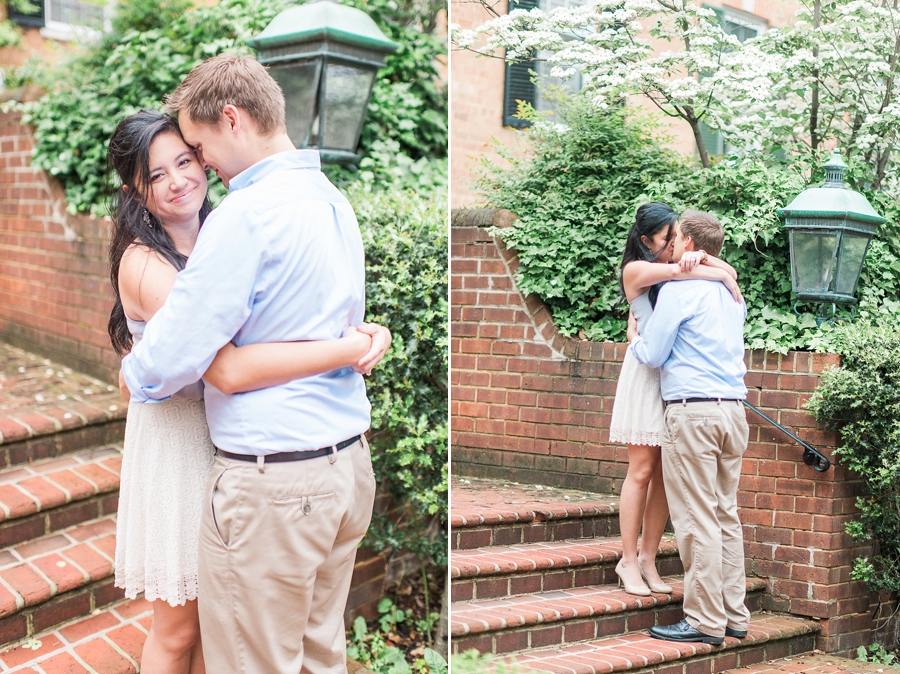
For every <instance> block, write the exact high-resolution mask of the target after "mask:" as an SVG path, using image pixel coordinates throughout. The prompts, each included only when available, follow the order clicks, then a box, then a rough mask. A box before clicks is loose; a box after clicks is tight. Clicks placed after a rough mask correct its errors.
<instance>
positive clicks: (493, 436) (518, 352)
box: [451, 210, 896, 653]
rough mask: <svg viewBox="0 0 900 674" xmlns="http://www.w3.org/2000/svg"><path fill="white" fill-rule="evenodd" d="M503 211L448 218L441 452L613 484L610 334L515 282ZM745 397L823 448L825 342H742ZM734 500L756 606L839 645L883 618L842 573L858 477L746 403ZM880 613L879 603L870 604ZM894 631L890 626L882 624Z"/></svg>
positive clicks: (828, 441) (501, 467) (519, 471)
mask: <svg viewBox="0 0 900 674" xmlns="http://www.w3.org/2000/svg"><path fill="white" fill-rule="evenodd" d="M514 220H515V216H514V215H513V214H512V213H510V212H509V211H502V210H500V211H493V210H469V211H455V212H454V214H453V219H452V230H451V260H452V262H451V270H452V275H451V376H452V379H451V384H452V387H453V388H452V393H451V400H452V403H451V415H452V417H451V443H452V445H451V457H452V462H453V471H454V474H455V475H467V476H473V477H490V478H503V479H508V480H513V481H516V482H521V483H531V484H542V485H551V486H559V487H572V488H579V489H585V490H591V491H597V492H605V493H618V492H619V490H620V489H621V484H622V480H623V478H624V476H625V472H626V469H627V453H626V449H625V447H624V446H623V445H615V444H611V443H609V441H608V438H609V422H610V416H611V412H612V403H613V398H614V396H615V391H616V381H617V378H618V374H619V369H620V364H621V360H622V358H623V357H624V354H625V345H624V344H613V343H599V342H590V341H585V340H579V339H572V338H566V337H564V336H563V335H561V334H559V332H558V331H557V329H556V327H555V326H554V325H553V321H552V317H551V315H550V312H549V311H548V309H547V307H545V306H544V304H543V302H542V301H541V300H540V299H539V298H537V297H535V296H527V297H524V296H522V294H521V293H520V292H519V290H518V289H517V288H516V285H515V280H514V273H515V270H516V268H517V266H518V260H517V257H516V253H515V251H514V250H510V249H507V248H506V247H505V246H504V245H503V244H502V242H500V241H499V240H498V239H495V238H493V237H491V236H490V235H489V234H488V233H487V230H486V228H487V227H488V226H491V225H493V226H497V227H505V226H509V225H510V224H512V222H513V221H514ZM746 361H747V367H748V373H747V377H746V380H745V381H746V384H747V387H748V389H749V395H748V402H750V403H752V404H754V405H756V406H757V407H760V408H761V409H762V410H763V411H764V412H765V413H766V414H768V415H769V416H770V417H772V418H774V419H775V420H777V421H779V422H780V423H782V424H783V425H785V426H787V427H789V428H791V429H793V430H794V431H795V432H796V433H797V434H798V435H799V436H800V437H801V438H803V439H804V440H805V441H806V442H808V443H810V444H811V445H813V446H815V447H817V448H819V449H820V450H821V451H822V452H823V453H824V454H825V455H826V456H831V454H832V451H833V449H834V447H835V446H836V444H837V440H838V438H837V437H836V434H835V433H831V432H826V431H824V430H823V429H822V428H821V427H819V426H817V424H816V422H815V419H814V418H813V417H812V416H811V415H810V414H809V413H808V412H806V411H805V409H804V408H803V405H804V403H805V402H806V401H807V400H808V399H809V397H810V395H811V394H812V391H813V390H814V389H815V387H816V384H817V382H818V377H819V374H820V373H821V372H822V371H823V370H824V369H825V368H826V367H828V366H830V365H835V364H838V362H839V359H838V357H837V356H835V355H832V354H810V353H801V352H790V353H788V354H785V355H779V354H776V353H765V352H761V351H748V352H747V354H746ZM747 416H748V421H750V429H751V432H750V444H749V447H748V449H747V452H746V454H745V456H744V462H743V469H742V478H741V487H740V493H739V505H740V508H741V521H742V522H743V523H744V537H745V542H746V546H745V547H746V555H747V570H748V572H749V573H751V574H753V575H757V576H761V577H764V578H767V579H768V583H769V587H768V593H767V596H766V599H765V607H766V608H768V609H771V610H777V611H787V612H790V613H793V614H796V615H800V616H808V617H811V618H813V619H816V620H820V621H821V622H822V628H823V629H822V634H821V636H820V637H819V643H818V647H819V648H821V649H822V650H825V651H828V652H841V653H849V652H851V651H853V650H854V649H855V648H857V647H858V646H859V645H860V644H863V643H866V644H868V643H869V640H870V639H871V631H872V629H876V628H886V626H885V625H883V624H882V623H883V622H884V620H883V615H881V614H879V615H874V612H875V611H876V610H877V608H878V599H879V598H878V597H875V596H873V595H870V593H869V592H868V591H867V590H866V588H865V585H864V584H863V583H861V582H857V581H851V580H850V569H851V563H852V560H853V558H854V557H856V556H857V555H859V554H861V553H862V552H864V551H865V548H861V547H859V546H855V545H854V544H853V542H852V541H851V540H850V537H849V536H848V535H847V534H845V533H844V525H845V523H846V522H848V521H849V520H850V519H851V518H852V516H853V513H854V512H855V505H854V503H855V499H856V497H857V496H858V495H860V494H861V493H862V491H863V484H862V481H861V480H860V479H859V478H858V476H856V475H854V474H852V473H850V472H849V471H848V470H847V469H846V468H844V467H843V466H841V465H839V464H836V465H834V467H833V468H831V469H830V470H829V471H827V472H824V473H819V472H817V471H815V470H814V469H813V468H812V467H810V466H807V465H805V464H804V463H803V461H802V455H803V449H802V448H801V447H800V446H799V445H797V444H796V443H794V442H793V441H791V440H790V439H789V438H787V437H786V436H785V435H784V434H783V433H782V432H781V431H779V430H777V429H776V428H774V427H772V426H771V425H769V424H767V423H765V422H763V421H762V420H761V419H760V418H759V417H757V416H756V415H755V414H754V413H753V412H751V411H749V410H748V412H747ZM883 613H884V612H883V611H882V614H883ZM891 638H892V639H893V640H894V641H895V640H896V636H893V637H891Z"/></svg>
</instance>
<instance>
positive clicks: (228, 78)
mask: <svg viewBox="0 0 900 674" xmlns="http://www.w3.org/2000/svg"><path fill="white" fill-rule="evenodd" d="M167 112H169V113H170V114H177V115H178V122H179V126H180V128H181V131H182V134H183V136H184V139H185V141H186V142H187V143H188V144H189V145H191V146H193V147H194V148H195V150H196V152H197V156H198V158H199V160H200V161H201V162H202V163H203V164H204V166H205V167H206V168H211V169H212V170H213V171H215V172H216V175H218V176H219V177H220V178H221V179H222V181H223V182H224V183H225V185H226V186H227V187H228V188H229V190H230V193H229V194H228V196H226V197H225V199H224V200H223V201H222V204H221V205H220V206H219V208H217V209H216V210H215V211H214V212H213V213H212V214H211V215H210V216H209V217H208V218H207V220H206V222H205V223H204V225H203V227H202V229H201V230H200V234H199V237H198V239H197V243H196V247H195V248H194V251H193V253H192V254H191V257H190V259H189V261H188V263H187V266H186V268H185V269H184V271H182V272H181V273H180V274H179V275H178V279H177V281H176V283H175V286H174V287H173V289H172V292H171V294H170V295H169V299H168V301H167V302H166V304H165V305H164V306H163V308H162V309H160V311H159V313H158V314H157V315H156V316H155V317H154V318H153V320H152V321H150V322H149V323H148V325H147V329H146V333H145V335H144V339H143V341H141V342H140V343H139V344H137V345H136V346H135V347H134V350H133V352H132V353H131V355H129V356H128V357H126V358H125V360H124V361H123V366H122V369H123V376H124V378H125V381H126V383H127V385H128V388H129V389H130V390H131V391H132V393H133V396H134V399H135V400H137V401H139V402H145V401H148V400H149V401H153V400H161V399H164V398H166V397H168V396H170V395H172V394H173V393H174V392H175V391H177V390H179V389H180V388H181V387H183V386H184V385H185V384H187V383H190V382H194V381H197V380H198V379H199V378H200V377H201V376H202V374H203V373H204V372H205V371H206V369H207V367H208V366H209V364H210V362H211V361H212V359H213V357H214V356H215V355H216V353H217V352H218V350H219V349H220V348H221V347H222V346H223V345H224V344H226V343H228V342H229V341H234V342H235V343H236V344H237V345H239V346H240V345H242V344H248V343H257V342H286V341H303V340H323V339H335V338H338V337H340V336H341V334H342V332H343V331H344V329H345V328H347V327H348V325H360V324H361V323H362V320H363V315H364V308H365V307H364V300H365V298H364V287H365V286H364V256H363V247H362V237H361V235H360V231H359V226H358V224H357V222H356V217H355V215H354V213H353V209H352V208H351V206H350V204H349V203H348V202H347V199H346V198H345V197H344V196H343V195H342V194H341V193H340V192H339V191H338V190H337V189H336V188H335V187H334V186H333V185H332V184H331V183H330V182H329V181H328V179H327V178H326V177H325V176H324V175H323V174H322V172H321V170H320V165H319V155H318V152H316V151H315V150H296V149H295V148H294V145H293V144H292V143H291V140H290V138H289V137H288V135H287V131H286V126H285V103H284V97H283V95H282V92H281V89H280V88H279V87H278V84H277V83H276V82H275V80H273V79H272V77H271V76H270V75H269V74H268V72H267V71H266V70H265V68H264V67H263V66H261V65H260V64H259V63H258V62H257V61H255V60H254V59H253V58H251V57H247V56H234V55H222V56H217V57H214V58H212V59H209V60H207V61H205V62H204V63H202V64H200V65H199V66H197V67H196V68H194V69H193V70H192V71H191V72H190V74H189V75H188V76H187V77H186V78H185V80H184V82H182V83H181V85H180V86H179V87H178V89H177V90H176V91H175V92H174V93H173V94H172V95H171V96H170V97H169V98H168V99H167ZM371 334H373V347H372V351H370V354H369V355H367V356H366V358H364V361H365V362H364V363H363V365H362V367H364V368H368V367H371V366H372V365H373V364H374V363H375V362H377V361H378V360H380V358H381V356H383V354H384V352H385V351H386V349H387V347H388V346H389V343H390V338H389V336H386V335H385V334H384V331H378V330H377V329H374V328H373V329H372V330H371ZM388 334H389V333H388ZM206 392H207V393H206V409H207V416H208V421H209V426H210V433H211V436H212V439H213V442H214V444H215V445H216V448H217V455H216V460H215V465H214V468H213V472H212V474H211V475H210V480H209V484H208V487H207V500H206V507H205V508H204V512H203V513H202V525H201V540H200V555H199V562H200V578H199V582H200V592H199V597H200V599H199V612H200V626H201V634H202V641H203V654H204V658H205V661H206V669H207V671H208V672H215V674H229V673H231V672H241V673H243V674H299V673H301V672H303V673H304V674H306V673H308V674H325V673H326V672H327V673H329V674H337V673H339V672H346V654H345V636H344V624H343V612H344V607H345V606H346V603H347V595H348V592H349V588H350V579H351V575H352V573H353V564H354V560H355V555H356V546H357V544H358V543H359V541H360V540H361V539H362V537H363V535H364V534H365V532H366V529H367V528H368V525H369V521H370V519H371V514H372V506H373V501H374V495H375V480H374V474H373V471H372V463H371V458H370V456H369V448H368V445H367V444H366V439H365V436H364V433H365V432H366V431H367V430H368V428H369V422H370V405H369V401H368V399H367V398H366V388H365V383H364V381H363V378H362V376H361V375H360V373H359V372H357V371H351V369H349V368H343V369H340V370H335V371H332V372H328V373H326V374H323V375H317V376H313V377H308V378H306V379H301V380H296V381H293V382H290V383H288V384H284V385H280V386H273V387H271V388H266V389H262V390H259V391H253V392H249V393H240V394H234V395H228V394H226V393H224V392H222V391H219V390H217V389H216V388H215V387H212V386H208V387H207V388H206Z"/></svg>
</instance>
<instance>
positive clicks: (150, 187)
mask: <svg viewBox="0 0 900 674" xmlns="http://www.w3.org/2000/svg"><path fill="white" fill-rule="evenodd" d="M109 163H110V168H111V170H113V171H115V173H116V175H117V176H118V178H119V180H120V181H121V187H119V188H118V189H117V190H116V196H115V198H114V200H113V211H112V221H113V235H112V242H111V245H110V266H111V280H112V285H113V288H114V289H115V294H116V302H115V306H114V307H113V310H112V313H111V316H110V320H109V335H110V339H111V340H112V344H113V347H114V348H115V350H116V352H117V353H118V354H119V355H120V356H122V355H124V354H125V353H126V352H128V351H129V350H130V349H131V347H132V345H133V343H135V342H137V341H139V340H140V339H141V337H142V335H143V333H144V327H145V326H146V323H147V321H149V320H150V319H151V317H152V316H153V315H154V314H155V313H156V312H157V311H158V310H159V309H160V308H161V307H162V305H163V304H164V302H165V300H166V297H167V296H168V294H169V292H170V291H171V289H172V286H173V285H174V283H175V278H176V276H177V274H178V272H179V271H180V270H181V269H183V268H184V266H185V264H186V262H187V259H188V256H189V255H190V253H191V251H192V249H193V247H194V244H195V242H196V240H197V236H198V234H199V232H200V228H201V227H202V225H203V221H204V219H205V218H206V216H207V215H208V214H209V213H210V211H211V210H212V209H211V206H210V203H209V200H208V199H207V197H206V190H207V180H206V172H205V170H204V167H203V166H202V165H201V163H200V162H199V161H198V159H197V156H196V155H195V153H194V150H193V149H192V148H191V147H189V146H188V145H187V144H185V142H184V140H183V138H182V137H181V133H180V131H179V128H178V124H177V122H176V120H175V119H174V118H172V117H168V116H166V115H163V114H161V113H159V112H155V111H151V110H142V111H141V112H139V113H137V114H134V115H131V116H130V117H128V118H126V119H124V120H122V122H120V123H119V125H118V126H117V127H116V130H115V132H114V133H113V135H112V138H111V139H110V143H109ZM197 328H198V329H199V330H202V329H203V326H197ZM364 329H365V330H366V332H363V331H360V330H357V329H356V328H352V327H351V328H348V329H347V330H346V331H345V333H344V336H343V337H342V338H341V339H336V340H331V341H320V342H296V343H277V344H251V345H246V346H242V347H236V346H234V345H233V344H227V345H225V346H224V347H223V348H222V349H221V351H219V354H218V355H217V357H216V358H215V360H214V361H213V362H212V364H211V365H210V367H209V369H208V370H207V372H206V374H205V375H204V377H203V379H204V381H205V382H207V383H209V384H211V385H213V386H215V387H216V388H218V389H220V390H221V391H223V392H225V393H242V392H246V391H254V390H258V389H262V388H267V387H269V386H274V385H278V384H283V383H286V382H289V381H292V380H294V379H299V378H302V377H306V376H311V375H314V374H320V373H324V372H330V371H332V370H336V369H339V368H343V367H354V368H356V369H357V370H359V371H363V372H367V371H369V370H370V369H371V367H374V365H375V364H376V362H377V360H378V359H379V358H378V357H377V356H373V355H371V354H370V353H369V351H370V346H371V343H372V337H371V336H370V334H367V333H372V334H374V332H376V331H379V330H386V328H382V327H380V326H371V325H370V326H367V327H366V328H364ZM185 348H189V347H188V346H187V345H186V347H185ZM214 452H215V448H214V447H213V444H212V441H211V440H210V437H209V428H208V426H207V423H206V414H205V408H204V402H203V382H196V383H195V384H191V385H189V386H187V387H185V388H184V389H182V390H181V391H179V392H178V393H177V394H175V395H174V396H173V397H171V398H169V399H168V400H165V401H162V402H158V403H153V404H138V403H131V404H130V405H129V408H128V419H127V422H126V427H125V447H124V451H123V458H122V473H121V486H120V492H119V512H118V518H117V530H116V537H117V538H116V585H117V586H118V587H121V588H124V589H125V595H126V596H128V597H136V596H137V595H138V594H139V593H140V592H143V593H144V596H145V597H146V598H147V599H148V600H149V601H151V602H152V605H153V623H152V626H151V629H150V633H149V635H148V637H147V641H146V643H145V645H144V652H143V655H142V662H141V671H142V672H146V674H155V673H165V674H176V673H178V674H201V673H202V672H204V671H205V666H204V663H203V653H202V649H201V646H200V624H199V619H198V614H197V601H196V599H197V555H198V542H199V536H200V517H201V508H202V501H203V495H204V491H205V486H206V481H207V476H208V474H209V470H210V468H211V467H212V462H213V455H214Z"/></svg>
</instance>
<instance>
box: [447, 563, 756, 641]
mask: <svg viewBox="0 0 900 674" xmlns="http://www.w3.org/2000/svg"><path fill="white" fill-rule="evenodd" d="M682 581H683V578H681V577H673V578H668V579H667V580H666V582H668V583H669V584H670V585H672V587H673V589H674V592H672V594H671V595H669V594H653V595H652V596H650V597H637V596H635V595H631V594H628V593H627V592H625V591H624V590H621V589H619V588H618V587H617V586H615V585H595V586H590V587H579V588H574V589H571V590H564V591H556V592H541V593H537V594H533V595H526V596H519V597H507V598H505V599H500V600H493V601H476V602H463V603H457V604H453V613H452V616H451V622H450V636H451V637H452V643H453V650H454V652H459V653H462V652H464V651H466V650H468V649H470V648H475V649H477V650H478V651H480V652H482V653H498V654H500V653H512V652H516V651H523V650H526V649H529V648H546V647H549V646H562V645H564V644H572V643H575V642H578V641H584V640H589V639H597V638H600V637H603V636H611V635H616V634H628V633H630V632H636V631H639V630H646V629H649V628H650V627H652V626H653V625H672V624H674V623H677V622H678V621H679V620H681V618H682V617H683V616H682V608H681V603H682V601H683V599H684V585H683V582H682ZM765 589H766V581H765V580H763V579H760V578H748V579H747V600H746V605H747V608H749V609H750V611H751V612H757V611H759V610H760V608H761V607H760V603H761V601H760V600H761V597H760V595H761V593H762V592H763V591H764V590H765Z"/></svg>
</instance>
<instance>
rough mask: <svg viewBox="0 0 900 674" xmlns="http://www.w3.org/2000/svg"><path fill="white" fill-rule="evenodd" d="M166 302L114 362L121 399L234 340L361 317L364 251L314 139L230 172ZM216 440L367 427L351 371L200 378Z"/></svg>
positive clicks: (273, 441)
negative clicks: (232, 387) (230, 391)
mask: <svg viewBox="0 0 900 674" xmlns="http://www.w3.org/2000/svg"><path fill="white" fill-rule="evenodd" d="M230 190H231V192H230V193H229V194H228V196H227V197H225V199H224V200H223V201H222V204H221V205H220V206H219V208H217V209H216V210H215V211H214V212H213V213H212V214H211V215H210V216H209V217H208V218H207V220H206V223H205V224H204V225H203V227H202V228H201V230H200V235H199V236H198V238H197V244H196V246H195V247H194V250H193V252H192V253H191V256H190V259H189V260H188V263H187V266H186V267H185V269H184V270H183V271H182V272H180V273H179V274H178V278H177V280H176V282H175V285H174V287H173V288H172V292H171V293H170V295H169V297H168V299H167V300H166V303H165V304H164V305H163V307H162V308H161V309H160V310H159V311H158V312H157V314H156V315H155V316H154V317H153V318H152V319H151V320H150V322H149V323H148V324H147V328H146V330H145V332H144V338H143V340H142V341H141V342H140V343H139V344H137V345H135V347H134V349H133V351H132V352H131V354H130V355H129V356H126V358H125V359H124V361H123V362H122V369H123V371H124V375H125V381H126V382H127V384H128V388H129V389H130V390H131V392H132V398H131V399H132V401H133V402H141V403H147V402H149V403H152V402H158V401H160V400H164V399H166V398H168V397H169V396H171V395H172V394H173V393H175V392H176V391H178V390H179V389H181V388H182V387H184V386H185V385H187V384H190V383H192V382H195V381H197V380H198V379H200V377H201V376H202V375H203V373H204V372H206V369H207V368H208V367H209V365H210V363H211V362H212V361H213V358H215V355H216V353H217V352H218V350H219V349H220V348H221V347H222V346H224V345H225V344H226V343H228V342H229V341H233V342H234V343H235V344H236V345H238V346H242V345H245V344H253V343H259V342H292V341H302V340H323V339H337V338H338V337H340V336H341V334H342V332H343V331H344V329H345V328H346V327H347V326H348V325H359V324H360V323H362V321H363V317H364V308H365V259H364V255H363V246H362V237H361V236H360V232H359V225H358V224H357V222H356V216H355V215H354V213H353V209H352V208H351V207H350V204H349V203H348V202H347V199H346V198H345V197H344V196H343V195H342V194H341V193H340V192H339V191H338V190H337V189H336V188H335V187H334V185H332V184H331V183H330V182H329V181H328V179H327V178H326V177H325V175H324V174H323V173H322V172H321V170H320V168H319V154H318V152H316V151H315V150H298V151H295V152H282V153H279V154H276V155H273V156H272V157H269V158H267V159H264V160H263V161H260V162H258V163H256V164H254V165H253V166H251V167H250V168H248V169H247V170H245V171H243V172H242V173H240V174H238V175H237V176H235V177H234V178H233V179H232V181H231V184H230ZM205 396H206V414H207V419H208V421H209V428H210V432H211V435H212V439H213V442H214V443H215V444H216V446H217V447H219V448H221V449H224V450H226V451H229V452H235V453H240V454H255V455H261V454H271V453H274V452H288V451H303V450H311V449H317V448H319V447H326V446H329V445H333V444H335V443H337V442H340V441H341V440H345V439H347V438H350V437H352V436H354V435H357V434H359V433H363V432H364V431H366V430H367V429H368V428H369V421H370V405H369V401H368V399H367V398H366V388H365V383H364V381H363V378H362V376H361V375H359V374H357V373H355V372H353V371H352V370H351V369H350V368H342V369H339V370H334V371H331V372H328V373H326V374H321V375H317V376H313V377H307V378H305V379H298V380H295V381H292V382H290V383H288V384H283V385H281V386H273V387H271V388H266V389H262V390H259V391H252V392H250V393H239V394H235V395H226V394H224V393H222V392H221V391H219V390H218V389H216V388H215V387H214V386H212V385H210V384H209V383H207V385H206V391H205Z"/></svg>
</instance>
